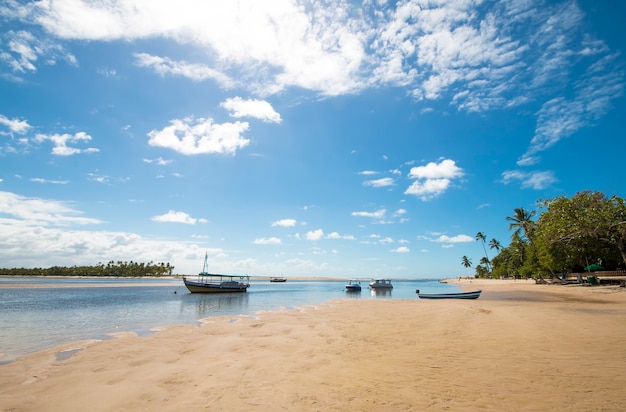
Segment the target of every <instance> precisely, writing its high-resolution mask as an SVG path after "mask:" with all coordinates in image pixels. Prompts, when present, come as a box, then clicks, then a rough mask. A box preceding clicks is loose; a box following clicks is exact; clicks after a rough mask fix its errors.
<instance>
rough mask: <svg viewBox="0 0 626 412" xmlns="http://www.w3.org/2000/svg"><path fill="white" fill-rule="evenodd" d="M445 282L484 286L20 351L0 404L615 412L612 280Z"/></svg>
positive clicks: (622, 400)
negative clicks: (595, 283)
mask: <svg viewBox="0 0 626 412" xmlns="http://www.w3.org/2000/svg"><path fill="white" fill-rule="evenodd" d="M453 282H460V283H461V286H462V287H463V288H464V289H465V290H472V289H478V288H480V289H482V290H483V295H482V296H481V298H480V299H478V300H473V301H463V300H443V301H427V300H421V301H420V300H372V299H345V300H337V301H332V302H329V303H327V304H324V305H321V306H318V307H312V306H307V307H302V308H300V309H298V310H284V311H277V312H264V313H259V314H257V315H255V316H241V317H224V318H213V319H211V320H210V321H209V322H208V323H206V324H204V325H202V326H190V325H187V326H175V327H169V328H167V329H166V330H164V331H162V332H159V333H157V334H156V335H153V336H150V337H137V336H133V335H130V334H127V335H124V336H121V337H119V338H118V339H113V340H107V341H100V342H84V343H83V344H82V345H81V347H83V348H84V349H83V350H80V351H77V352H76V353H73V354H72V355H71V356H68V357H66V358H64V359H62V360H59V358H58V357H57V354H58V352H59V351H60V350H67V349H73V348H76V347H77V346H76V344H73V345H67V346H64V347H60V348H56V349H54V350H48V351H43V352H39V353H36V354H32V355H28V356H25V357H23V358H20V359H18V360H17V361H15V362H13V363H11V364H8V365H2V366H0V409H1V410H3V411H9V410H10V411H84V410H90V411H136V410H145V411H157V410H158V411H168V410H170V411H180V410H185V411H197V410H211V411H241V410H258V411H279V410H285V411H338V410H342V411H345V410H354V411H387V410H390V411H397V410H410V411H421V410H433V411H438V410H452V411H458V410H463V411H464V410H469V411H474V410H488V411H546V410H551V411H552V410H558V411H560V410H568V411H569V410H575V411H624V410H626V290H625V288H618V287H604V286H599V287H582V286H555V285H535V284H534V282H527V281H476V280H474V281H472V282H471V283H470V282H469V281H467V280H464V281H458V280H455V281H453ZM67 353H72V352H67Z"/></svg>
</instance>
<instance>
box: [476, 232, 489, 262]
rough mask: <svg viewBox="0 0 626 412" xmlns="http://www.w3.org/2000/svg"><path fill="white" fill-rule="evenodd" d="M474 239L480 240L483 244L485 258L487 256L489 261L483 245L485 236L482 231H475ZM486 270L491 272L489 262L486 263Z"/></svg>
mask: <svg viewBox="0 0 626 412" xmlns="http://www.w3.org/2000/svg"><path fill="white" fill-rule="evenodd" d="M476 240H480V241H481V242H482V244H483V250H484V251H485V258H487V262H489V256H487V248H486V247H485V240H487V237H486V236H485V234H484V233H483V232H478V233H476ZM487 270H488V271H489V272H491V268H490V267H489V263H487Z"/></svg>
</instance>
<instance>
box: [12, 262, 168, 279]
mask: <svg viewBox="0 0 626 412" xmlns="http://www.w3.org/2000/svg"><path fill="white" fill-rule="evenodd" d="M173 270H174V266H171V265H170V264H169V263H163V262H161V263H153V262H150V263H138V262H133V261H130V262H121V261H118V262H113V261H110V262H109V263H107V264H106V265H105V264H103V263H98V265H97V266H72V267H65V266H52V267H50V268H13V269H2V268H0V275H3V276H119V277H142V276H155V277H156V276H171V275H172V271H173Z"/></svg>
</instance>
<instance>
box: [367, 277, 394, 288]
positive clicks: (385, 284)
mask: <svg viewBox="0 0 626 412" xmlns="http://www.w3.org/2000/svg"><path fill="white" fill-rule="evenodd" d="M370 288H372V289H393V285H392V284H391V279H374V280H372V281H371V282H370Z"/></svg>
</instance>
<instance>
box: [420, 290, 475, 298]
mask: <svg viewBox="0 0 626 412" xmlns="http://www.w3.org/2000/svg"><path fill="white" fill-rule="evenodd" d="M480 292H482V290H475V291H473V292H459V293H420V291H419V289H417V290H416V291H415V293H417V296H419V298H420V299H478V298H479V297H480Z"/></svg>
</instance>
